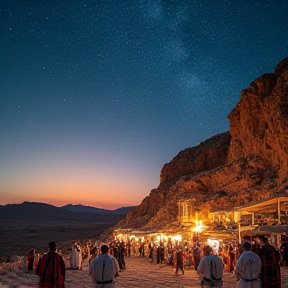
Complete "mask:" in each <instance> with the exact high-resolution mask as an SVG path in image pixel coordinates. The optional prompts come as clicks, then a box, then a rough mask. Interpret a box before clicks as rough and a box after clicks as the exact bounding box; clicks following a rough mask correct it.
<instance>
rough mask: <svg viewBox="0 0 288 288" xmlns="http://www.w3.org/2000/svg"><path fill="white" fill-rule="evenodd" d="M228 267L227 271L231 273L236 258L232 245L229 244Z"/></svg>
mask: <svg viewBox="0 0 288 288" xmlns="http://www.w3.org/2000/svg"><path fill="white" fill-rule="evenodd" d="M228 255H229V261H228V263H229V267H228V272H230V273H232V272H233V271H234V267H235V260H236V255H235V251H234V248H233V246H232V245H230V247H229V252H228Z"/></svg>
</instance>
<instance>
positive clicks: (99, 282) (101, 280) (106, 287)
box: [89, 244, 119, 288]
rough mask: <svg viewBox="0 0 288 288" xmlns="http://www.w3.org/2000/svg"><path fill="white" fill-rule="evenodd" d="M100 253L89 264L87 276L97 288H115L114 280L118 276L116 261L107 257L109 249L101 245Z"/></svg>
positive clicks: (105, 245) (111, 257) (109, 256)
mask: <svg viewBox="0 0 288 288" xmlns="http://www.w3.org/2000/svg"><path fill="white" fill-rule="evenodd" d="M100 250H101V253H102V254H100V255H99V256H98V257H97V258H95V259H94V260H93V261H92V262H91V263H90V264H89V275H90V276H91V279H92V281H93V282H94V283H95V287H97V288H115V287H116V283H115V278H116V277H117V276H118V274H119V266H118V263H117V260H116V259H115V258H114V257H113V256H111V255H109V254H108V253H109V247H108V245H107V244H103V245H102V246H101V247H100Z"/></svg>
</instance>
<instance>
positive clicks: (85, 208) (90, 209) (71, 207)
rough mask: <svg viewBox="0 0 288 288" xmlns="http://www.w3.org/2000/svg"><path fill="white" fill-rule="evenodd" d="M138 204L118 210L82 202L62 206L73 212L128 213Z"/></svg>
mask: <svg viewBox="0 0 288 288" xmlns="http://www.w3.org/2000/svg"><path fill="white" fill-rule="evenodd" d="M135 207H136V206H127V207H121V208H118V209H116V210H107V209H101V208H96V207H92V206H85V205H81V204H77V205H73V204H67V205H65V206H62V207H61V208H63V209H66V210H69V211H72V212H93V213H110V214H111V213H112V214H127V213H128V212H129V211H130V210H131V209H133V208H135Z"/></svg>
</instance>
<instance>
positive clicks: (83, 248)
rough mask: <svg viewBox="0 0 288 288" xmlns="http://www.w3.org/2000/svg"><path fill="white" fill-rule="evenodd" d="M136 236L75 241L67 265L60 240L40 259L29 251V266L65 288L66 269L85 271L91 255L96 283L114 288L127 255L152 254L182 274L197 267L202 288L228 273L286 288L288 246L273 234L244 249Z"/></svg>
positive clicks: (244, 283) (256, 285) (255, 284)
mask: <svg viewBox="0 0 288 288" xmlns="http://www.w3.org/2000/svg"><path fill="white" fill-rule="evenodd" d="M134 240H135V239H131V240H130V239H128V240H127V241H124V240H122V239H113V240H112V241H109V242H108V243H102V244H101V243H99V241H92V240H85V241H84V242H82V243H80V242H79V243H75V244H74V245H73V246H72V249H71V254H70V259H69V260H70V267H65V261H64V260H63V257H62V255H61V253H58V252H57V249H56V243H55V242H51V243H49V250H48V252H47V253H45V254H44V255H43V256H42V257H40V258H38V256H37V254H36V251H35V249H33V248H32V249H31V250H30V251H29V253H28V255H27V269H28V271H33V269H35V270H36V274H37V275H38V276H39V283H40V286H42V287H64V281H65V270H66V269H68V268H70V269H81V268H82V259H83V258H86V257H88V265H89V275H90V276H91V279H92V281H93V282H94V283H95V285H97V286H96V287H103V288H113V287H115V278H116V277H117V276H118V274H119V272H121V270H123V269H125V268H126V262H125V259H126V257H131V256H136V257H148V258H149V259H150V262H151V263H154V264H159V265H171V266H172V267H173V268H174V269H173V271H174V273H175V274H176V275H178V274H179V273H182V274H184V273H185V270H186V269H195V271H197V274H198V275H199V280H200V282H201V286H202V287H221V286H222V285H223V280H222V279H223V273H224V272H227V273H231V274H234V275H235V276H236V277H237V280H238V286H237V288H246V287H248V288H281V273H280V265H281V264H285V263H286V265H287V251H286V250H284V251H285V252H286V254H285V253H284V255H283V253H281V251H280V250H279V249H275V248H274V246H272V245H270V244H269V241H268V238H267V237H258V238H256V239H255V240H256V241H254V242H253V243H251V242H249V241H244V242H242V245H240V246H239V247H236V245H235V243H234V246H233V244H232V243H230V244H226V245H224V246H219V247H212V246H211V244H210V245H209V244H207V243H205V244H204V243H203V244H201V245H200V243H199V242H198V239H197V241H195V242H194V243H193V242H192V245H189V244H188V243H187V242H184V243H181V242H175V243H172V242H169V241H168V242H167V243H165V244H164V243H163V242H161V241H159V242H154V241H148V240H147V239H146V240H142V241H141V240H140V241H134ZM283 243H284V242H283ZM283 247H285V248H286V247H287V246H285V245H284V246H283ZM236 248H237V249H236ZM282 252H283V251H282ZM285 255H286V256H285ZM283 257H284V258H283ZM285 257H286V258H285ZM283 261H284V262H283ZM285 261H286V262H285ZM47 283H48V284H47ZM49 285H50V286H49ZM53 285H57V286H53Z"/></svg>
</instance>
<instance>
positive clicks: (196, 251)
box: [192, 244, 201, 271]
mask: <svg viewBox="0 0 288 288" xmlns="http://www.w3.org/2000/svg"><path fill="white" fill-rule="evenodd" d="M192 253H193V259H194V269H195V271H197V268H198V266H199V263H200V260H201V253H200V248H199V245H198V244H194V246H193V248H192Z"/></svg>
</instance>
